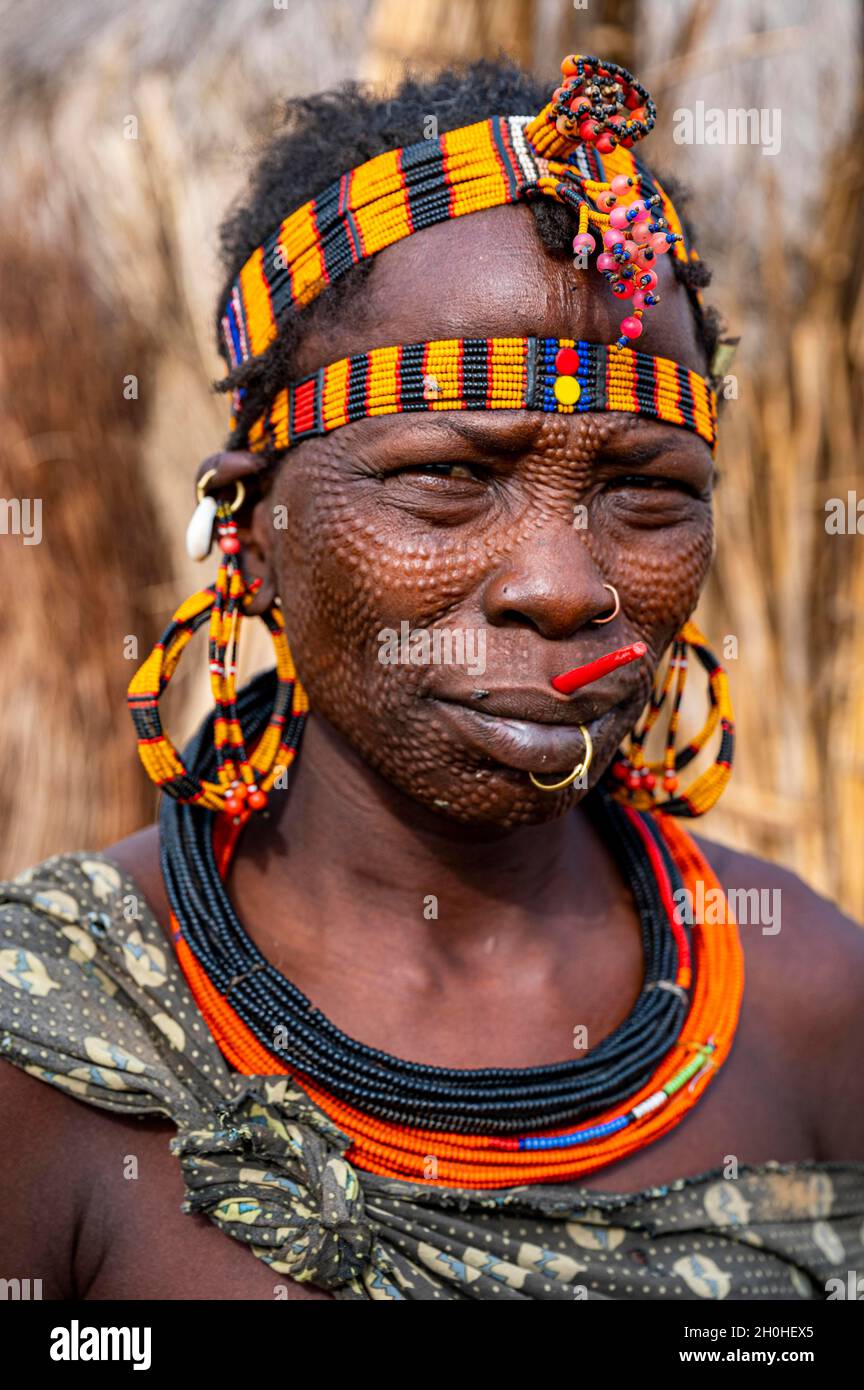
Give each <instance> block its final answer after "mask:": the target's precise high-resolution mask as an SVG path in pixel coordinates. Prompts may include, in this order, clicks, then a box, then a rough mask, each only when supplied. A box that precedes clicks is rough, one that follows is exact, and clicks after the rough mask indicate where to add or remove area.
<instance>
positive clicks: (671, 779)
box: [663, 772, 678, 792]
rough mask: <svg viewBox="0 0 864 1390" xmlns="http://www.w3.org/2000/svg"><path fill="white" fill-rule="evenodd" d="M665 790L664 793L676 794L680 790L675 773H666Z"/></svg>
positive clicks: (664, 779)
mask: <svg viewBox="0 0 864 1390" xmlns="http://www.w3.org/2000/svg"><path fill="white" fill-rule="evenodd" d="M663 790H664V792H674V791H677V790H678V778H677V777H676V776H675V774H674V772H667V773H666V776H665V777H664V778H663Z"/></svg>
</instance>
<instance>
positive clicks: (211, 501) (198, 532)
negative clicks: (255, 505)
mask: <svg viewBox="0 0 864 1390" xmlns="http://www.w3.org/2000/svg"><path fill="white" fill-rule="evenodd" d="M215 477H216V469H215V468H211V469H210V470H209V472H207V473H205V474H204V476H203V477H202V478H199V479H198V482H197V484H196V489H195V490H196V492H197V493H198V506H197V507H196V508H195V510H194V512H193V513H192V517H191V519H190V521H189V525H188V526H187V527H186V553H187V555H188V556H189V559H190V560H206V559H207V556H208V555H209V554H210V551H211V550H212V549H213V522H214V521H215V520H216V512H217V504H216V498H215V497H211V496H209V494H208V493H207V484H208V483H209V482H210V480H211V478H215ZM234 486H235V488H236V497H235V499H234V502H233V503H232V506H231V510H232V512H236V511H237V510H238V509H239V508H240V507H241V506H242V505H243V499H244V497H245V496H246V489H245V487H244V486H243V484H242V483H241V482H240V480H239V478H238V479H235V483H234Z"/></svg>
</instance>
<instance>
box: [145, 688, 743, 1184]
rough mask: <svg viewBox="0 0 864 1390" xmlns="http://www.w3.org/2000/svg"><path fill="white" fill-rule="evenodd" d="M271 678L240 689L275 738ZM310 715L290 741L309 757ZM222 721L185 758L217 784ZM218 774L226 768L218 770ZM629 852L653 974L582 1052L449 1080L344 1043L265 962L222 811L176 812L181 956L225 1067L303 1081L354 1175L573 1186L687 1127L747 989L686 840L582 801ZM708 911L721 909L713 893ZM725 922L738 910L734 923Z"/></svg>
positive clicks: (175, 907)
mask: <svg viewBox="0 0 864 1390" xmlns="http://www.w3.org/2000/svg"><path fill="white" fill-rule="evenodd" d="M275 679H276V678H275V676H274V675H273V673H269V674H268V675H265V676H262V677H259V678H258V679H257V680H256V681H254V682H252V684H251V685H250V686H247V687H246V689H245V690H244V691H243V692H242V693H241V695H240V696H239V698H238V701H237V709H238V717H239V718H241V719H242V721H243V723H244V726H247V727H250V728H251V730H252V738H253V739H254V738H255V737H256V736H258V737H260V736H262V735H264V734H265V733H266V730H267V726H268V720H269V714H270V709H271V707H272V704H273V696H274V689H275ZM304 719H305V712H298V713H295V714H294V715H292V717H291V721H290V728H289V730H288V731H287V732H286V733H285V734H284V741H285V742H286V744H289V745H290V746H291V747H292V748H293V749H295V750H296V748H297V747H298V746H299V740H300V737H301V734H302V726H303V721H304ZM211 723H212V720H209V721H207V723H205V725H204V726H203V727H202V730H201V732H200V733H199V735H198V736H197V738H196V739H195V741H194V743H193V745H192V747H191V749H190V750H189V751H188V752H187V755H186V760H187V763H188V765H189V767H190V768H191V769H192V770H193V772H194V774H195V775H196V776H200V777H209V776H212V774H213V770H214V766H215V762H216V759H217V757H218V754H217V752H216V750H215V749H214V746H213V730H212V728H210V727H209V726H210V724H211ZM211 764H212V765H213V766H211ZM589 807H590V813H591V814H592V815H593V816H594V817H595V818H596V820H597V823H598V826H599V828H600V830H601V833H602V834H603V835H604V839H605V841H606V843H607V844H609V846H610V848H611V849H612V851H613V852H614V853H615V854H616V855H617V856H618V858H619V863H620V866H621V870H622V873H623V875H624V876H625V878H626V880H627V882H628V884H629V886H630V888H631V891H632V893H633V897H634V901H635V903H636V906H637V910H638V913H639V918H640V923H641V930H642V939H643V948H644V953H645V976H644V982H643V987H642V991H641V993H640V996H639V999H638V1000H637V1003H636V1005H635V1006H634V1008H633V1010H632V1012H631V1013H630V1015H629V1016H628V1018H627V1019H626V1020H625V1021H624V1022H623V1023H622V1024H621V1025H620V1026H619V1027H618V1028H617V1029H615V1031H614V1032H613V1033H612V1034H611V1035H610V1036H609V1037H607V1038H605V1039H604V1040H603V1041H602V1042H601V1043H599V1044H598V1046H597V1047H595V1048H592V1049H591V1050H590V1052H588V1053H587V1054H586V1055H585V1056H584V1057H580V1058H577V1059H575V1060H573V1061H568V1062H560V1063H555V1064H551V1065H548V1066H534V1067H526V1068H519V1069H509V1068H483V1069H479V1070H459V1069H453V1068H442V1067H435V1066H430V1065H426V1064H423V1063H417V1062H412V1061H409V1060H407V1059H403V1058H399V1057H393V1056H390V1055H388V1054H386V1053H383V1052H381V1051H380V1050H378V1049H376V1048H372V1047H368V1046H366V1045H365V1044H363V1043H360V1042H358V1041H357V1040H356V1039H353V1038H350V1037H348V1036H346V1035H345V1034H343V1033H342V1032H341V1031H340V1030H339V1029H338V1028H337V1027H336V1026H335V1025H334V1024H333V1023H332V1022H331V1021H330V1020H329V1019H327V1018H326V1017H324V1015H322V1014H321V1013H320V1012H319V1011H318V1010H316V1009H315V1008H314V1006H313V1005H312V1004H311V1003H310V1001H309V1000H308V999H307V998H306V997H305V996H304V995H303V994H302V993H301V991H300V990H299V989H297V987H296V986H295V985H293V984H292V983H291V981H290V980H287V979H286V978H285V977H284V976H282V975H280V974H279V972H278V971H276V970H275V969H274V968H273V967H272V966H270V965H269V964H268V962H267V961H266V960H265V959H264V957H262V956H261V954H260V952H259V951H258V950H257V948H256V947H255V945H254V943H253V942H252V941H251V940H250V939H249V937H248V936H247V934H246V933H245V931H244V930H243V927H242V925H241V923H240V921H239V919H238V918H237V915H236V913H235V911H234V908H233V906H232V904H231V902H230V899H229V898H228V896H227V893H226V891H225V888H224V885H223V879H224V877H225V876H226V874H227V870H228V866H229V863H230V859H231V855H232V853H233V850H234V847H235V845H236V842H237V838H238V836H239V834H240V831H241V829H242V826H243V824H244V823H245V820H246V818H247V815H248V812H247V811H245V810H244V811H242V812H241V814H240V815H238V816H224V815H222V816H216V815H214V814H213V813H212V812H210V811H207V810H206V809H204V808H202V807H201V806H191V805H184V804H179V803H177V802H176V801H174V800H171V799H170V798H165V799H163V803H162V810H161V822H160V828H161V844H162V870H163V876H164V880H165V884H166V889H167V892H168V896H169V899H170V902H171V907H172V926H173V931H174V941H175V947H176V950H177V955H178V959H179V961H180V964H181V967H182V969H183V971H184V973H185V975H186V978H187V980H188V982H189V985H190V988H191V990H192V993H193V995H194V997H195V999H196V1001H197V1003H198V1006H199V1008H200V1009H201V1012H202V1014H203V1015H204V1017H205V1019H206V1020H207V1022H208V1025H209V1027H210V1029H211V1032H212V1033H213V1036H214V1037H215V1038H216V1040H217V1042H218V1044H219V1046H220V1048H221V1050H222V1052H223V1053H224V1055H225V1057H226V1058H227V1059H228V1061H229V1062H230V1063H231V1064H232V1065H233V1066H234V1067H235V1068H237V1069H238V1070H239V1071H241V1072H243V1073H245V1074H249V1075H262V1074H263V1075H285V1074H288V1075H291V1076H292V1077H294V1078H295V1079H296V1080H297V1082H298V1084H299V1085H301V1086H302V1087H303V1088H304V1089H305V1090H306V1091H307V1093H308V1094H309V1095H310V1097H311V1098H312V1099H313V1100H314V1101H315V1102H316V1103H317V1104H318V1105H320V1106H321V1108H322V1109H323V1110H324V1111H325V1112H326V1113H327V1114H328V1115H329V1116H330V1117H331V1118H332V1119H333V1121H334V1123H336V1124H337V1125H338V1126H339V1127H340V1128H341V1129H342V1130H343V1131H344V1132H345V1133H346V1134H347V1135H348V1136H349V1137H350V1139H351V1148H350V1151H349V1157H350V1159H351V1161H352V1162H353V1163H354V1164H355V1165H356V1166H358V1167H360V1168H364V1169H366V1170H367V1171H370V1172H374V1173H379V1174H386V1175H388V1176H395V1177H403V1178H414V1179H418V1178H419V1179H425V1180H427V1181H431V1182H438V1183H441V1184H445V1185H447V1186H457V1187H483V1188H486V1187H489V1188H494V1187H508V1186H513V1185H517V1184H521V1183H529V1182H550V1181H564V1180H566V1179H571V1178H574V1177H577V1176H579V1175H580V1174H584V1173H587V1172H590V1171H592V1170H593V1169H596V1168H599V1167H602V1166H604V1165H606V1164H608V1163H611V1162H613V1161H616V1160H617V1159H620V1158H623V1157H625V1156H626V1155H627V1154H629V1153H632V1152H634V1151H635V1150H637V1149H639V1148H642V1147H643V1146H644V1145H645V1144H647V1143H650V1142H651V1141H652V1140H654V1139H656V1138H659V1137H660V1135H661V1134H664V1133H666V1132H667V1131H668V1130H669V1129H671V1128H673V1127H674V1126H675V1125H676V1124H678V1123H679V1122H680V1121H681V1119H683V1117H684V1115H686V1114H687V1113H688V1112H689V1110H690V1109H691V1108H692V1107H693V1106H694V1105H695V1104H696V1102H697V1100H698V1099H699V1096H700V1095H701V1094H702V1092H703V1091H704V1089H705V1087H706V1086H707V1085H708V1083H709V1081H710V1079H711V1077H712V1076H713V1075H715V1074H716V1072H717V1070H718V1069H719V1067H720V1066H722V1064H723V1062H724V1061H725V1059H726V1057H727V1055H728V1052H729V1049H730V1047H731V1044H732V1039H733V1036H734V1032H735V1026H736V1023H737V1018H738V1012H739V1008H740V1002H741V995H742V991H743V962H742V953H741V948H740V943H739V941H738V935H737V929H736V927H735V925H734V923H732V922H730V921H728V920H727V921H726V924H725V925H712V926H711V928H710V930H709V931H705V930H703V927H702V925H701V924H700V923H698V922H694V923H687V922H685V921H683V920H681V919H682V917H683V916H685V915H686V914H682V913H681V911H680V901H681V899H680V898H678V899H677V901H678V903H679V907H678V908H677V909H676V897H675V895H676V890H678V889H680V888H688V887H689V888H690V890H691V895H692V894H693V886H694V884H695V882H696V881H697V880H700V879H701V880H702V881H703V882H704V883H706V884H710V885H711V886H712V887H717V884H716V880H715V879H714V876H713V874H712V872H711V869H710V867H709V866H708V864H707V863H706V861H705V860H704V859H703V857H702V855H701V854H700V853H699V851H698V850H697V849H696V847H695V845H694V844H693V842H692V841H691V840H690V838H689V837H688V836H687V835H686V834H685V833H684V832H683V831H682V830H681V829H679V828H678V827H677V826H676V825H675V824H674V822H672V821H669V820H668V819H667V818H666V817H662V816H652V815H647V814H641V813H639V812H637V811H634V810H633V809H631V808H629V807H623V806H619V805H617V804H616V803H615V802H614V801H613V800H612V799H611V798H610V797H609V796H608V795H607V793H606V792H605V791H604V790H603V789H602V788H599V789H597V790H596V791H595V792H594V793H592V796H591V797H590V798H589V799H588V802H587V803H586V808H589ZM712 901H713V896H712ZM727 919H728V914H727Z"/></svg>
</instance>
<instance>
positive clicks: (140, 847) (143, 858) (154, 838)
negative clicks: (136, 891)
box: [103, 825, 170, 930]
mask: <svg viewBox="0 0 864 1390" xmlns="http://www.w3.org/2000/svg"><path fill="white" fill-rule="evenodd" d="M103 854H104V855H105V856H106V858H108V859H110V860H111V862H112V863H114V864H116V865H117V867H118V869H121V870H122V871H123V873H125V874H128V876H129V877H130V878H131V879H132V880H133V881H134V882H135V883H137V884H138V887H139V888H140V889H141V891H142V892H143V894H144V896H145V898H146V899H147V902H148V903H149V905H150V908H151V910H152V911H153V913H154V914H155V916H156V918H157V919H158V921H159V922H161V923H162V925H163V927H164V928H166V930H167V927H168V918H169V912H170V908H169V904H168V897H167V894H166V892H165V884H164V882H163V879H162V868H161V864H160V860H159V826H158V825H147V826H145V827H144V829H143V830H136V831H135V833H134V834H133V835H127V836H126V838H125V839H124V840H118V841H117V842H116V843H115V844H113V845H109V846H108V848H107V849H105V850H103Z"/></svg>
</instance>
